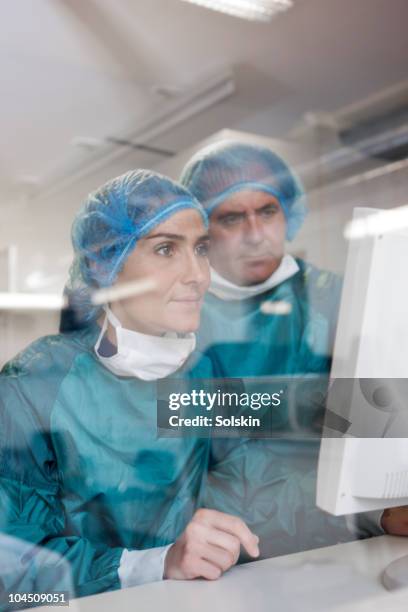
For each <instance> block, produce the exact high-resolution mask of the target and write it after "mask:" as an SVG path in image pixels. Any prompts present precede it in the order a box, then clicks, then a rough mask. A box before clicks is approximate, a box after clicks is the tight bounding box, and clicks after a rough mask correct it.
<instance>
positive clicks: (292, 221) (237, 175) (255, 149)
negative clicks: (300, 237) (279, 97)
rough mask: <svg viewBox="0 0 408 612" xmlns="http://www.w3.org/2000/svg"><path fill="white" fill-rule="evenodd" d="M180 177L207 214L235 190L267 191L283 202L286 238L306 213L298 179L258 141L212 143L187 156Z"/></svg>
mask: <svg viewBox="0 0 408 612" xmlns="http://www.w3.org/2000/svg"><path fill="white" fill-rule="evenodd" d="M180 181H181V183H182V184H183V185H185V186H186V187H187V189H189V191H191V193H192V194H193V195H194V196H195V197H196V198H197V200H198V201H199V202H201V204H202V205H203V206H204V208H205V210H206V211H207V213H208V214H209V215H211V213H212V212H213V210H214V209H215V208H216V207H217V206H218V205H219V204H221V203H222V202H224V200H226V198H228V197H229V196H230V195H232V194H233V193H236V192H238V191H244V190H252V191H264V192H266V193H270V194H271V195H273V196H274V197H275V198H277V199H278V201H279V203H280V205H281V206H282V209H283V212H284V215H285V218H286V238H287V240H293V238H294V237H295V235H296V233H297V232H298V230H299V229H300V227H301V225H302V223H303V221H304V219H305V216H306V212H307V208H306V196H305V192H304V189H303V186H302V184H301V182H300V180H299V179H298V178H297V177H296V176H295V174H294V173H293V171H292V170H290V168H289V166H288V165H287V164H286V163H285V162H284V161H283V159H281V158H280V157H279V156H278V155H276V153H273V152H272V151H271V150H269V149H267V148H266V147H261V146H259V145H254V144H246V143H243V142H232V141H221V142H217V143H214V144H211V145H209V146H207V147H205V148H203V149H201V151H199V152H198V153H197V154H196V155H194V156H193V157H192V158H191V159H190V161H189V162H188V163H187V165H186V166H185V167H184V169H183V171H182V174H181V178H180Z"/></svg>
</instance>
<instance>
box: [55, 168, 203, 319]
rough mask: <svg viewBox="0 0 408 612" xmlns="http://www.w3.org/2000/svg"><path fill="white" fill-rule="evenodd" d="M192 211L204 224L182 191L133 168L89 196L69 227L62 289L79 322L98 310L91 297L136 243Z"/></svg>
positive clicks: (108, 282) (192, 201)
mask: <svg viewBox="0 0 408 612" xmlns="http://www.w3.org/2000/svg"><path fill="white" fill-rule="evenodd" d="M185 209H194V210H196V211H197V212H198V213H199V214H200V215H201V217H202V219H203V222H204V225H205V226H206V227H207V226H208V218H207V214H206V212H205V210H204V209H203V207H202V206H201V204H200V203H199V202H198V201H197V200H196V199H195V198H194V197H193V196H192V195H191V193H189V192H188V191H187V190H186V189H185V188H184V187H182V186H181V185H179V184H178V183H175V182H174V181H172V180H170V179H169V178H167V177H165V176H162V175H161V174H158V173H156V172H151V171H150V170H132V171H130V172H126V174H123V175H122V176H118V177H117V178H114V179H112V180H110V181H108V182H107V183H105V184H104V185H102V187H100V188H99V189H97V190H96V191H95V192H93V193H91V194H90V195H89V196H88V198H87V200H86V201H85V203H84V205H83V207H82V208H81V209H80V210H79V212H78V213H77V215H76V217H75V219H74V222H73V225H72V234H71V237H72V245H73V248H74V261H73V264H72V266H71V269H70V279H69V282H68V284H67V286H66V288H65V294H66V295H67V296H68V298H69V303H70V307H71V309H75V310H76V317H77V319H78V320H80V321H81V322H84V321H85V322H86V321H89V320H91V319H93V318H95V317H96V316H97V314H98V312H99V310H100V309H99V308H95V307H94V306H92V305H91V302H90V293H91V291H92V290H94V289H97V288H99V287H108V286H110V285H112V283H113V282H114V281H115V279H116V277H117V275H118V273H119V272H120V270H121V269H122V267H123V265H124V263H125V261H126V259H127V257H128V256H129V255H130V253H131V252H132V251H133V249H134V248H135V246H136V243H137V241H138V240H139V239H140V238H142V237H143V236H146V235H147V234H148V233H149V232H150V231H151V230H152V229H153V228H155V227H156V226H157V225H159V224H160V223H163V222H164V221H165V220H166V219H168V218H169V217H171V216H172V215H174V214H175V213H177V212H179V211H181V210H185Z"/></svg>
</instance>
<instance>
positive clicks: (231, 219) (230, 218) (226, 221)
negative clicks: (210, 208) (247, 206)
mask: <svg viewBox="0 0 408 612" xmlns="http://www.w3.org/2000/svg"><path fill="white" fill-rule="evenodd" d="M241 219H242V216H241V215H227V216H225V217H221V219H220V223H221V224H222V225H235V224H236V223H239V222H240V221H241Z"/></svg>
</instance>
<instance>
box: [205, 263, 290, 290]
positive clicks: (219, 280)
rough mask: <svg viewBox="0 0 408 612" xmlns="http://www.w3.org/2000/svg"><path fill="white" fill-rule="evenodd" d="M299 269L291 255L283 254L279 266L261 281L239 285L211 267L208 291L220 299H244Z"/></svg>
mask: <svg viewBox="0 0 408 612" xmlns="http://www.w3.org/2000/svg"><path fill="white" fill-rule="evenodd" d="M298 271H299V266H298V264H297V262H296V260H295V258H294V257H292V255H284V257H283V258H282V261H281V263H280V265H279V267H278V268H277V269H276V270H275V272H273V274H271V276H270V277H269V278H267V279H266V280H265V281H263V282H262V283H258V284H257V285H248V286H243V287H241V286H240V285H234V283H231V282H230V281H228V280H227V279H226V278H224V277H222V276H221V275H220V274H218V272H216V271H215V270H214V269H213V268H211V285H210V288H209V292H210V293H212V294H213V295H215V296H216V297H218V298H220V299H221V300H245V299H247V298H250V297H254V296H256V295H260V294H261V293H265V291H268V290H269V289H273V288H274V287H276V286H277V285H280V284H281V283H283V282H284V281H285V280H288V278H291V277H292V276H294V275H295V274H296V272H298Z"/></svg>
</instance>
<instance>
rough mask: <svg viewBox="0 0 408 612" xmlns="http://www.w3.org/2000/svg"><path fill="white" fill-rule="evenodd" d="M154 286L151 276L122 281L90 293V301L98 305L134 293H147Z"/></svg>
mask: <svg viewBox="0 0 408 612" xmlns="http://www.w3.org/2000/svg"><path fill="white" fill-rule="evenodd" d="M156 287H157V282H156V281H155V280H154V279H153V278H146V279H144V280H139V281H134V282H133V283H122V284H120V285H114V286H113V287H107V288H105V289H98V290H97V291H95V292H94V293H93V294H92V297H91V302H92V304H95V306H100V305H101V304H107V303H108V302H115V301H116V300H123V299H124V298H128V297H132V296H134V295H141V294H143V293H148V292H149V291H152V290H153V289H156Z"/></svg>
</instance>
